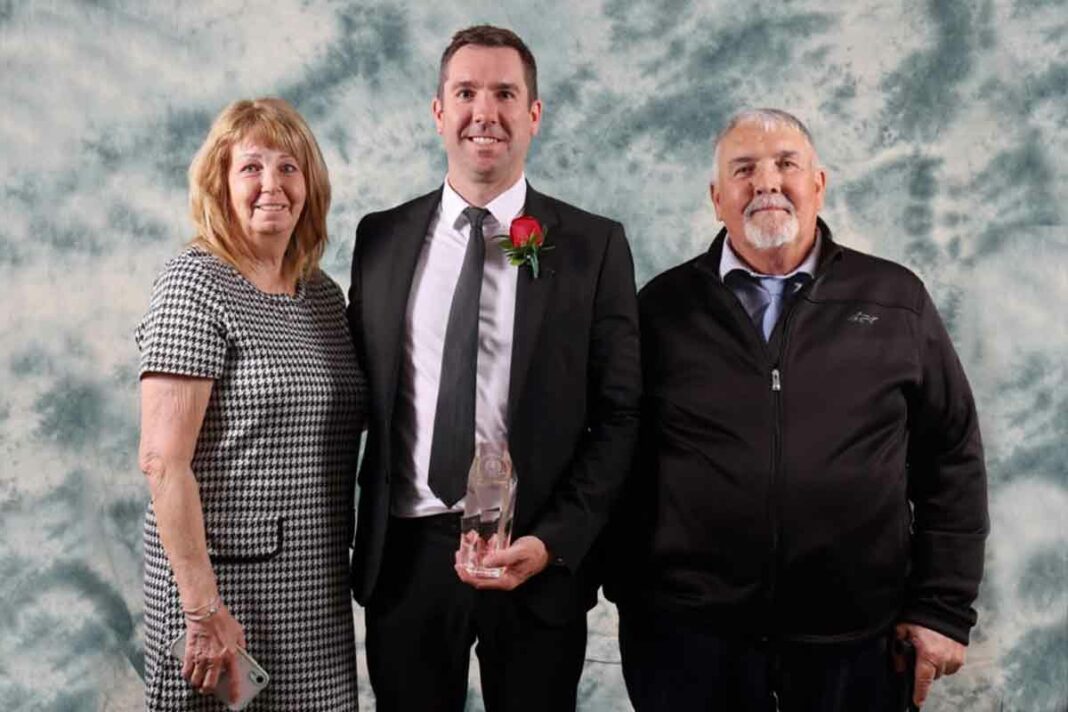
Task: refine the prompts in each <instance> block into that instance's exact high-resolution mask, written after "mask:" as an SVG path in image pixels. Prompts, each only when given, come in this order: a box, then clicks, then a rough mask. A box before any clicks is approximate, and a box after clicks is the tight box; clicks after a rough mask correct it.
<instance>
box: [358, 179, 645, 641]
mask: <svg viewBox="0 0 1068 712" xmlns="http://www.w3.org/2000/svg"><path fill="white" fill-rule="evenodd" d="M440 201H441V190H440V189H438V190H436V191H434V192H433V193H429V194H427V195H424V196H422V197H419V198H416V199H415V200H412V201H410V202H408V203H405V204H403V205H400V206H398V207H395V208H393V209H391V210H387V211H384V212H380V213H372V214H370V215H367V216H366V217H364V219H363V220H361V221H360V225H359V227H358V228H357V230H356V247H355V250H354V254H353V261H352V286H351V288H350V292H349V312H348V314H349V323H350V325H351V327H352V333H353V337H354V339H355V340H356V348H357V353H358V355H359V357H360V358H361V359H362V363H363V367H364V369H365V371H366V373H367V378H368V382H369V384H370V394H371V399H370V400H371V413H370V418H369V420H368V438H367V446H366V451H365V452H364V458H363V463H362V465H361V467H360V472H359V477H358V483H359V486H360V500H359V512H358V517H357V528H356V539H355V544H354V551H353V559H352V574H353V579H352V583H353V595H354V596H355V597H356V600H357V601H359V602H360V603H361V604H363V605H366V604H367V602H368V601H369V600H371V597H372V596H373V595H374V591H375V583H376V580H377V578H378V572H379V569H380V568H381V564H382V552H383V546H384V543H385V539H386V529H387V527H388V524H389V508H390V486H391V481H392V477H393V473H392V472H391V471H390V470H391V463H392V461H393V457H392V452H391V449H392V447H393V442H392V438H391V432H392V427H391V426H392V418H393V414H394V409H395V405H396V401H397V384H398V377H399V374H400V371H401V360H402V358H403V347H402V343H403V336H404V321H405V310H406V307H407V303H408V295H409V291H410V289H411V283H412V275H413V273H414V271H415V266H416V262H417V260H418V258H419V254H420V251H421V250H422V249H423V243H424V240H425V238H426V234H427V230H428V228H429V225H430V221H431V219H433V217H434V214H435V210H436V209H437V207H438V204H439V203H440ZM524 213H525V214H527V215H532V216H534V217H535V218H537V219H538V221H539V222H541V224H542V226H543V227H544V228H545V230H546V245H552V246H553V249H552V250H549V251H545V252H543V253H542V265H541V274H540V276H539V278H538V279H534V278H533V277H532V275H531V271H530V269H529V267H526V266H523V267H519V268H518V269H519V270H520V275H519V283H518V291H517V294H516V307H515V328H514V336H513V344H512V363H511V384H510V388H509V397H508V416H509V420H508V432H509V438H508V440H509V450H510V452H511V455H512V461H513V463H514V465H515V470H516V474H517V478H518V482H519V485H518V494H517V499H516V519H515V523H514V528H513V538H518V537H520V536H524V535H527V534H533V535H535V536H537V537H539V538H540V539H541V540H542V541H543V542H544V543H545V545H546V546H547V547H548V548H549V551H550V552H551V554H552V555H553V556H554V557H557V558H558V560H559V561H558V563H557V564H556V565H552V566H549V567H548V568H547V569H545V571H543V572H542V573H540V574H538V575H537V576H535V577H533V578H531V579H529V580H528V581H526V582H525V583H524V584H523V585H522V586H520V588H519V589H518V590H517V591H518V592H517V595H519V596H521V597H522V598H523V600H524V601H526V602H527V603H528V604H529V607H530V609H531V610H532V611H534V612H535V613H536V614H537V615H538V616H539V617H540V618H542V619H543V620H545V621H546V622H549V623H553V622H561V623H562V622H564V621H565V620H567V619H569V618H572V617H573V616H575V615H576V614H579V613H583V612H585V611H586V610H588V609H589V608H590V607H591V606H592V605H593V604H594V603H595V602H596V587H597V584H598V578H599V576H598V571H597V569H598V565H597V564H598V561H597V560H598V559H599V557H597V556H594V555H591V549H593V548H594V543H595V541H596V540H597V538H598V536H599V534H600V532H601V530H602V528H603V526H604V524H605V521H606V519H607V516H608V512H609V510H610V508H611V505H612V503H613V501H614V499H615V498H616V495H617V493H618V491H619V490H620V487H621V485H622V482H623V479H624V476H625V475H626V473H627V471H628V466H629V462H630V457H631V454H632V448H633V443H634V439H635V437H636V434H637V426H638V407H639V401H640V396H641V394H640V389H641V368H640V364H639V353H640V346H639V340H638V318H637V299H636V296H635V288H634V266H633V262H632V260H631V254H630V248H629V247H628V245H627V241H626V237H625V236H624V234H623V227H622V226H621V225H620V224H619V223H617V222H613V221H611V220H607V219H605V218H602V217H599V216H596V215H592V214H590V213H586V212H583V211H581V210H579V209H577V208H574V207H572V206H570V205H567V204H565V203H562V202H560V201H558V200H554V199H553V198H549V197H547V196H545V195H541V194H540V193H537V192H535V191H534V190H533V189H531V188H530V187H529V186H528V188H527V198H526V206H525V208H524ZM491 249H493V248H492V247H491ZM457 544H459V542H457Z"/></svg>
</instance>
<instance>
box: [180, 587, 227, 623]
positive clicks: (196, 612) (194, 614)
mask: <svg viewBox="0 0 1068 712" xmlns="http://www.w3.org/2000/svg"><path fill="white" fill-rule="evenodd" d="M221 607H222V596H220V595H218V594H216V595H215V598H213V599H211V600H210V601H208V602H207V603H205V604H204V605H203V606H197V607H196V608H190V609H188V610H186V609H184V608H183V609H182V613H184V614H185V619H186V620H188V621H193V622H194V623H200V622H202V621H206V620H208V619H209V618H211V617H212V616H213V615H215V614H216V613H218V612H219V608H221ZM204 609H207V610H206V611H205V612H204V613H200V611H203V610H204Z"/></svg>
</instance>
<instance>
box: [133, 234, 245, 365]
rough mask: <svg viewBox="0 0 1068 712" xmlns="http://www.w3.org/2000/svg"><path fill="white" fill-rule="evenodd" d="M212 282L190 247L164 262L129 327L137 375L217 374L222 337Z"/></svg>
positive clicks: (217, 295) (219, 308)
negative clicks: (146, 302)
mask: <svg viewBox="0 0 1068 712" xmlns="http://www.w3.org/2000/svg"><path fill="white" fill-rule="evenodd" d="M217 286H218V285H214V284H213V282H212V275H211V273H210V272H209V271H207V270H205V269H204V262H203V259H198V256H197V251H195V250H189V251H186V252H185V253H183V254H182V255H179V256H178V257H176V258H174V259H173V260H171V261H170V262H169V263H168V264H167V266H166V267H165V268H164V270H163V272H162V273H161V274H160V276H159V277H158V278H157V279H156V283H155V286H154V287H153V290H152V301H151V302H150V304H149V306H148V312H147V313H146V314H145V316H144V318H142V319H141V323H140V324H138V326H137V329H136V330H135V332H134V338H135V339H136V341H137V346H138V348H139V349H140V350H141V368H140V375H142V376H143V375H145V374H146V373H171V374H177V375H183V376H197V377H202V378H212V379H216V378H219V377H220V376H221V375H222V372H223V363H224V361H225V359H226V349H227V343H228V339H227V328H226V322H225V319H224V318H223V314H224V312H223V304H222V303H221V295H220V292H219V290H218V289H217Z"/></svg>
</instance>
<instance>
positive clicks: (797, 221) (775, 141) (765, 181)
mask: <svg viewBox="0 0 1068 712" xmlns="http://www.w3.org/2000/svg"><path fill="white" fill-rule="evenodd" d="M815 158H816V156H815V153H814V151H813V150H812V146H811V145H809V142H808V141H807V140H806V139H805V137H804V135H803V134H802V133H801V132H800V131H797V130H796V129H794V128H791V127H789V126H773V127H771V128H770V129H769V130H765V129H764V127H763V126H761V125H759V124H742V125H740V126H737V127H735V128H734V129H733V130H732V131H731V132H730V133H728V134H727V135H726V136H725V137H724V138H723V140H722V141H721V142H720V145H719V165H718V166H716V181H715V183H714V184H713V186H712V202H713V204H714V205H715V206H716V216H717V217H718V218H719V219H720V220H722V221H723V223H724V224H725V225H726V226H727V232H728V234H729V235H730V236H731V239H732V244H733V245H735V246H736V247H737V246H738V245H737V242H738V241H739V240H743V239H744V240H745V242H746V243H748V246H749V247H751V248H753V249H756V250H768V249H772V248H777V247H783V246H792V247H793V248H794V249H803V250H804V252H807V251H808V247H809V246H811V244H812V242H813V240H815V235H816V215H817V214H818V213H819V211H820V209H821V208H822V207H823V195H824V190H825V188H826V185H827V176H826V174H825V173H824V172H823V171H822V170H820V169H818V168H817V167H816V160H815Z"/></svg>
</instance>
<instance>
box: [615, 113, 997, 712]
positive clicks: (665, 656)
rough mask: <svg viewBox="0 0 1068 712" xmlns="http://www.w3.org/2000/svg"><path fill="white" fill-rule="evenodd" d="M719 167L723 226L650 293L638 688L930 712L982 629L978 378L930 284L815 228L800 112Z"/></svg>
mask: <svg viewBox="0 0 1068 712" xmlns="http://www.w3.org/2000/svg"><path fill="white" fill-rule="evenodd" d="M716 169H717V177H716V179H715V182H714V184H713V185H712V201H713V204H714V205H715V208H716V213H717V216H718V217H719V218H720V219H721V220H722V221H723V223H724V225H725V228H724V230H723V231H722V232H721V233H720V234H719V236H718V237H717V238H716V239H715V241H714V242H713V243H712V246H711V248H710V250H709V251H708V252H707V253H705V254H703V255H701V256H699V257H697V258H695V259H693V260H691V261H689V262H687V263H685V264H683V265H680V266H678V267H675V268H674V269H671V270H669V271H668V272H666V273H664V274H662V275H660V276H659V277H657V278H656V279H654V280H653V281H652V282H650V283H649V284H648V285H647V286H646V287H645V288H644V289H643V290H642V292H641V295H640V297H639V299H640V315H641V330H642V342H643V343H642V366H643V372H644V390H645V398H644V410H643V424H642V435H641V439H640V441H639V452H638V457H637V462H636V467H635V471H634V474H633V477H632V478H631V482H630V487H629V492H628V495H627V496H626V497H625V499H624V502H623V504H622V506H621V511H620V514H619V515H618V516H617V517H616V529H617V531H620V532H622V533H621V534H620V535H619V536H618V537H617V538H616V551H617V553H621V554H623V555H622V556H619V557H617V558H616V561H617V562H618V563H617V564H616V565H615V567H614V571H613V572H612V575H611V577H610V585H608V586H607V587H606V588H607V592H608V594H609V596H610V597H611V598H613V599H614V600H616V601H617V602H618V603H619V608H620V646H621V650H622V654H623V666H624V675H625V678H626V681H627V687H628V691H629V692H630V695H631V699H632V701H633V702H634V704H635V707H636V708H637V709H638V710H639V712H645V711H646V710H672V712H677V711H680V710H682V711H685V710H720V709H722V710H730V711H731V712H736V711H737V710H762V711H763V710H769V709H782V710H785V711H786V712H794V711H795V710H805V711H808V710H820V711H828V712H829V711H836V712H853V711H855V710H863V711H865V712H869V711H872V712H878V711H880V710H887V711H889V710H902V709H904V707H905V705H906V704H908V703H909V702H913V703H914V704H916V705H919V704H922V702H923V699H924V697H925V696H926V695H927V692H928V690H929V689H930V686H931V683H932V681H933V680H934V679H936V678H938V677H939V676H941V675H943V674H946V675H948V674H953V673H954V672H956V671H957V669H959V668H960V666H961V665H962V664H963V662H964V652H965V646H966V645H967V643H968V635H969V631H970V629H971V627H972V626H973V625H974V624H975V621H976V614H975V611H974V610H973V609H972V607H971V604H972V602H973V601H974V600H975V597H976V594H977V590H978V586H979V580H980V578H981V575H982V568H983V547H984V542H985V538H986V534H987V529H988V519H987V503H986V476H985V470H984V465H983V455H982V445H981V442H980V438H979V426H978V422H977V418H976V412H975V405H974V402H973V400H972V395H971V392H970V389H969V386H968V382H967V380H966V378H965V375H964V372H963V370H962V368H961V365H960V362H959V361H958V360H957V356H956V354H955V353H954V350H953V346H952V344H951V343H950V340H949V337H948V335H947V334H946V331H945V329H944V327H943V325H942V322H941V319H940V318H939V316H938V312H937V311H936V309H935V307H934V305H933V303H932V302H931V299H930V297H929V295H928V294H927V292H926V290H925V289H924V286H923V284H922V283H921V282H920V280H919V279H918V278H917V277H916V276H915V275H913V274H912V273H911V272H909V271H908V270H907V269H905V268H903V267H901V266H899V265H896V264H894V263H891V262H888V261H885V260H881V259H878V258H875V257H871V256H868V255H864V254H861V253H859V252H855V251H853V250H850V249H848V248H845V247H842V246H840V245H838V244H836V243H835V242H834V240H833V239H832V236H831V231H830V229H829V228H828V227H827V225H826V224H825V223H824V222H823V221H822V220H820V219H819V218H818V212H819V210H820V208H821V207H822V205H823V198H824V194H825V190H826V174H825V172H824V171H823V170H822V169H821V168H820V167H819V163H818V160H817V157H816V152H815V148H814V147H813V144H812V140H811V136H810V134H809V132H808V130H807V129H806V128H805V127H804V125H803V124H802V123H801V122H800V121H799V120H797V119H796V118H795V117H793V116H791V115H790V114H787V113H785V112H782V111H778V110H773V109H772V110H749V111H745V112H742V113H740V114H738V115H736V116H735V117H734V118H733V119H732V120H731V121H730V122H729V123H728V125H727V128H726V129H725V130H724V131H723V132H722V133H721V134H720V136H719V137H718V139H717V141H716ZM910 649H911V651H912V652H914V653H915V657H914V658H909V660H910V661H911V660H914V662H912V665H913V667H912V668H911V669H908V670H906V668H905V666H904V664H903V663H904V662H905V660H906V657H905V656H904V655H902V654H901V653H902V652H904V651H909V650H910ZM910 689H911V690H913V694H912V700H906V699H905V697H906V696H907V695H908V692H907V691H908V690H910Z"/></svg>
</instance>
